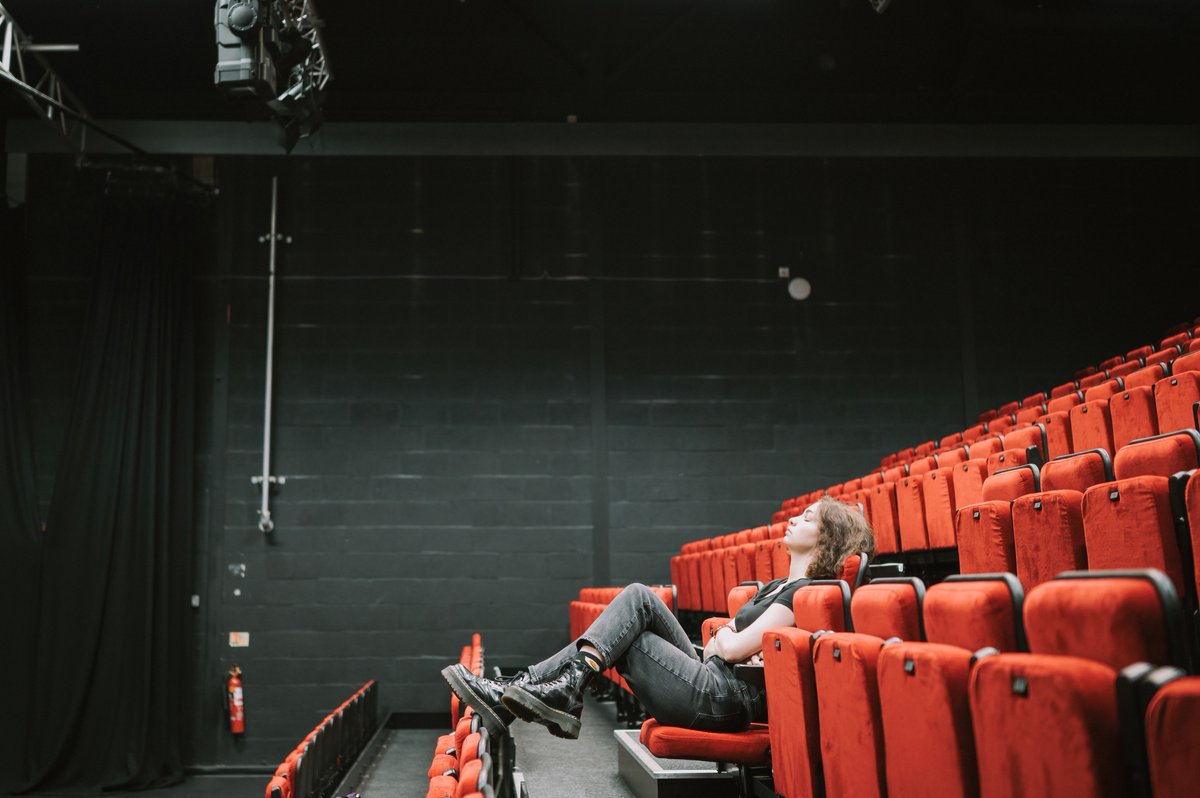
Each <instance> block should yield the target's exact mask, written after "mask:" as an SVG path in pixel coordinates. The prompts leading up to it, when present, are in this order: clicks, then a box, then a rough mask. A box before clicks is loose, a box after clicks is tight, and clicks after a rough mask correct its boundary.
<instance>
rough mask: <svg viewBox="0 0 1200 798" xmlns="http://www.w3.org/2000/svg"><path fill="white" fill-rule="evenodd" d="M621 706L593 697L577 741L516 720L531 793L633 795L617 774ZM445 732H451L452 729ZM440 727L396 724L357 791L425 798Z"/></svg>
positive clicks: (602, 797) (377, 796) (545, 796)
mask: <svg viewBox="0 0 1200 798" xmlns="http://www.w3.org/2000/svg"><path fill="white" fill-rule="evenodd" d="M617 727H618V724H617V721H616V706H615V705H614V704H612V703H610V702H598V701H596V700H594V699H593V698H592V697H591V696H588V698H587V703H586V705H585V706H584V710H583V730H582V731H581V732H580V734H579V739H578V740H561V739H559V738H557V737H555V736H553V735H552V734H550V733H549V732H548V731H546V729H545V727H543V726H539V725H537V724H531V723H522V722H520V721H517V722H516V723H515V724H513V727H512V734H513V741H514V742H515V744H516V751H517V769H518V771H520V776H519V777H520V778H522V779H524V781H525V786H526V787H527V789H528V790H529V798H567V796H570V797H571V798H578V796H589V797H590V796H594V797H595V798H633V793H632V792H630V791H629V789H628V788H627V787H626V786H625V784H624V782H622V781H621V778H620V776H618V775H617V743H616V741H615V740H614V739H613V734H612V733H613V729H615V728H617ZM445 731H449V730H448V729H447V730H445ZM440 733H444V732H439V731H437V730H430V729H392V730H390V731H389V732H388V736H387V738H386V739H385V740H384V742H383V745H382V746H381V747H380V750H379V753H378V755H377V756H376V757H375V758H374V760H373V761H372V762H371V763H370V765H369V766H368V767H367V769H366V771H365V772H364V773H363V778H362V781H361V783H360V784H359V785H357V787H356V788H355V790H356V791H357V792H358V793H359V794H360V795H361V796H362V798H422V796H424V795H425V791H426V788H427V787H428V786H429V779H428V778H427V777H426V771H427V770H428V768H429V760H430V759H431V758H432V757H433V747H434V743H436V742H437V738H438V735H439V734H440Z"/></svg>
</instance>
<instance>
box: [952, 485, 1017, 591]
mask: <svg viewBox="0 0 1200 798" xmlns="http://www.w3.org/2000/svg"><path fill="white" fill-rule="evenodd" d="M954 525H955V529H956V530H957V533H958V569H959V571H960V572H961V573H964V574H987V573H998V572H1009V573H1013V572H1015V571H1016V551H1015V549H1014V544H1013V533H1012V509H1011V506H1010V502H1008V501H1007V500H1005V501H994V502H980V503H979V504H968V505H965V506H961V507H959V508H958V512H957V513H956V514H955V516H954Z"/></svg>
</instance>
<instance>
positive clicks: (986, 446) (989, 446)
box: [967, 435, 1004, 460]
mask: <svg viewBox="0 0 1200 798" xmlns="http://www.w3.org/2000/svg"><path fill="white" fill-rule="evenodd" d="M1002 451H1004V437H1003V436H1002V435H989V436H988V437H986V438H980V439H979V440H977V441H975V442H974V443H972V444H971V446H970V449H969V454H970V457H969V458H967V459H969V460H986V459H987V458H989V457H991V456H992V455H993V454H995V453H996V452H1002Z"/></svg>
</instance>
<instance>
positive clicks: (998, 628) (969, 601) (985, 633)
mask: <svg viewBox="0 0 1200 798" xmlns="http://www.w3.org/2000/svg"><path fill="white" fill-rule="evenodd" d="M1011 579H1012V577H1011V576H1007V577H1004V576H1003V575H999V576H993V575H985V576H980V577H971V576H966V575H961V576H952V577H950V578H948V579H946V580H944V581H941V582H938V583H937V584H936V585H933V586H931V587H930V588H929V589H928V590H927V591H926V593H925V601H924V605H923V607H924V609H923V614H924V619H925V637H926V639H927V640H929V641H930V642H931V643H941V644H945V645H950V646H957V647H959V648H963V649H966V650H968V651H977V650H979V649H981V648H983V647H985V646H992V647H994V648H996V649H999V650H1000V651H1017V650H1019V649H1020V648H1022V647H1024V633H1023V631H1022V629H1023V624H1022V619H1021V611H1020V608H1019V601H1020V599H1021V598H1022V597H1023V591H1021V589H1020V585H1012V584H1011V583H1010V581H1009V580H1011Z"/></svg>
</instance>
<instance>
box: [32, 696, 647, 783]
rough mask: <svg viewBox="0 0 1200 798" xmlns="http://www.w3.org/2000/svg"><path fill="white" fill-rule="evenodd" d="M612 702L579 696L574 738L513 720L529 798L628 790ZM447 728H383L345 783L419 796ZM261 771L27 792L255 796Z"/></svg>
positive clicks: (263, 779) (264, 780) (262, 778)
mask: <svg viewBox="0 0 1200 798" xmlns="http://www.w3.org/2000/svg"><path fill="white" fill-rule="evenodd" d="M616 728H624V726H623V725H621V724H618V723H617V720H616V705H615V704H613V703H611V702H599V701H596V700H595V699H594V698H593V697H591V696H588V697H587V703H586V705H585V706H584V710H583V729H582V731H581V732H580V734H579V739H578V740H561V739H559V738H557V737H555V736H553V735H552V734H550V733H549V732H547V731H546V729H545V727H543V726H539V725H537V724H533V723H522V722H521V721H517V722H516V723H515V724H513V727H512V733H513V740H514V741H515V743H516V751H517V769H518V770H519V771H520V777H521V778H523V779H524V781H525V784H526V787H527V788H528V790H529V798H568V797H569V798H579V796H588V798H633V793H632V792H631V791H630V790H629V788H628V787H626V786H625V783H624V782H623V781H621V778H620V776H618V775H617V743H616V740H614V739H613V734H612V733H613V729H616ZM448 731H449V729H448V728H447V729H444V730H437V729H390V730H388V731H387V733H386V737H385V738H384V740H383V743H382V745H381V746H380V748H379V750H378V752H377V753H376V755H375V756H374V758H373V759H372V761H371V762H370V764H369V765H368V766H367V768H366V770H365V771H364V772H363V776H362V780H361V782H360V783H359V784H357V785H353V787H352V790H353V791H354V792H358V793H359V795H361V796H362V798H423V796H424V795H425V792H426V789H427V787H428V786H429V779H428V777H427V776H426V772H427V771H428V769H429V761H430V759H432V757H433V748H434V744H435V743H436V742H437V738H438V736H439V735H440V734H444V733H446V732H448ZM268 780H269V777H268V776H215V775H195V776H189V777H187V778H186V779H185V780H184V782H183V783H182V784H178V785H176V786H174V787H166V788H163V789H158V790H145V791H142V792H136V793H111V792H108V793H98V792H92V793H86V792H74V793H70V792H62V793H35V794H34V798H98V797H99V796H105V797H106V798H108V797H109V796H113V795H123V796H128V798H260V796H262V795H263V792H264V790H265V788H266V786H267V781H268Z"/></svg>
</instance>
